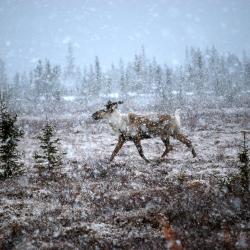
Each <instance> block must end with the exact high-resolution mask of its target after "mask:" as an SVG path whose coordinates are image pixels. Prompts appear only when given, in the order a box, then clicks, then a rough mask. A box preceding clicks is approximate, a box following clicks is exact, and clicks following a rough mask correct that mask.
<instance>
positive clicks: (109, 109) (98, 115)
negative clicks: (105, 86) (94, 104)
mask: <svg viewBox="0 0 250 250" xmlns="http://www.w3.org/2000/svg"><path fill="white" fill-rule="evenodd" d="M122 103H123V102H122V101H118V102H111V101H108V102H107V104H106V105H105V109H100V110H98V111H96V112H95V113H94V114H92V118H93V119H94V120H101V119H104V118H105V117H106V116H107V115H108V114H112V113H113V112H114V111H115V110H116V109H117V108H118V105H119V104H122Z"/></svg>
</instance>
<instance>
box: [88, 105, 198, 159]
mask: <svg viewBox="0 0 250 250" xmlns="http://www.w3.org/2000/svg"><path fill="white" fill-rule="evenodd" d="M122 103H123V102H122V101H118V102H111V101H108V103H107V104H106V105H105V109H101V110H98V111H96V112H95V113H94V114H92V118H93V119H94V120H101V119H104V120H107V121H108V123H109V125H110V126H111V128H112V129H113V130H114V132H116V133H117V134H118V143H117V145H116V147H115V149H114V151H113V153H112V155H111V157H110V162H112V161H113V159H114V158H115V156H116V155H117V154H118V152H119V151H120V149H121V148H122V146H123V145H124V143H125V142H126V141H133V142H134V144H135V146H136V148H137V150H138V152H139V155H140V156H141V157H142V158H143V159H144V160H145V161H146V162H149V160H148V159H147V158H146V157H145V155H144V152H143V149H142V146H141V140H144V139H150V138H155V137H159V138H160V139H161V140H162V142H163V143H164V145H165V150H164V152H163V154H162V156H161V157H162V158H163V157H165V156H167V154H168V153H169V152H170V151H171V150H173V146H172V145H170V137H173V138H174V139H177V140H179V141H180V142H182V143H183V144H185V145H186V146H187V147H188V148H189V149H190V151H191V153H192V155H193V157H196V152H195V150H194V147H193V145H192V143H191V141H190V140H189V139H188V138H187V136H186V135H184V134H182V133H181V131H180V126H181V123H180V110H176V112H175V114H174V115H169V114H161V115H157V118H156V119H152V118H150V117H149V116H143V115H137V114H134V113H128V114H122V113H120V112H119V111H118V105H120V104H122Z"/></svg>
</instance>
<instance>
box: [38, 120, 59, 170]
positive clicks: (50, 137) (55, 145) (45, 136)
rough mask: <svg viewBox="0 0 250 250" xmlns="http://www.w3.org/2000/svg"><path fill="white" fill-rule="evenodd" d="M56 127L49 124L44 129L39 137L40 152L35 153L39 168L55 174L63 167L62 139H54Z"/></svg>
mask: <svg viewBox="0 0 250 250" xmlns="http://www.w3.org/2000/svg"><path fill="white" fill-rule="evenodd" d="M54 134H55V131H54V127H53V125H51V124H50V123H49V122H47V123H46V125H45V127H44V128H43V129H42V133H41V135H39V136H37V139H38V140H39V141H40V150H39V152H35V154H34V159H35V161H36V163H37V164H38V166H39V168H40V169H41V168H44V169H47V170H48V171H49V172H55V171H56V170H57V169H58V168H59V167H60V166H61V165H62V152H61V151H60V149H59V145H60V139H58V138H54Z"/></svg>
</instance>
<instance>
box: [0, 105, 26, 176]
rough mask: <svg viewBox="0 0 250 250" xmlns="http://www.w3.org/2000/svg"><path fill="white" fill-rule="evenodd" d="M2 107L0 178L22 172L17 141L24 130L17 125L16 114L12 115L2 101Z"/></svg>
mask: <svg viewBox="0 0 250 250" xmlns="http://www.w3.org/2000/svg"><path fill="white" fill-rule="evenodd" d="M0 109H1V110H0V179H6V178H8V177H11V176H13V175H16V174H19V173H21V172H22V166H23V164H22V163H20V154H19V152H18V150H17V143H18V141H19V138H21V137H22V136H23V131H22V130H21V129H19V128H18V127H17V126H16V125H15V123H16V120H17V115H16V114H15V115H11V114H10V113H9V112H8V111H7V108H6V106H5V105H4V104H3V103H2V102H1V103H0Z"/></svg>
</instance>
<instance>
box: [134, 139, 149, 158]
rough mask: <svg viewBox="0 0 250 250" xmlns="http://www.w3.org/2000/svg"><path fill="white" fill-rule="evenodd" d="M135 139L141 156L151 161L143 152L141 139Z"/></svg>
mask: <svg viewBox="0 0 250 250" xmlns="http://www.w3.org/2000/svg"><path fill="white" fill-rule="evenodd" d="M133 141H134V144H135V146H136V148H137V150H138V152H139V154H140V156H141V158H142V159H144V160H145V161H146V162H149V160H148V159H147V158H146V157H145V155H144V153H143V149H142V146H141V141H140V139H134V140H133Z"/></svg>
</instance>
